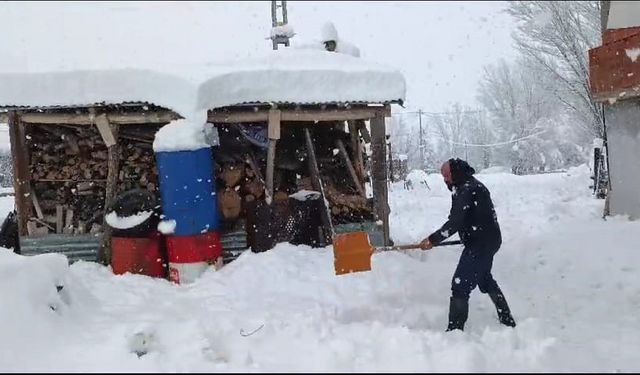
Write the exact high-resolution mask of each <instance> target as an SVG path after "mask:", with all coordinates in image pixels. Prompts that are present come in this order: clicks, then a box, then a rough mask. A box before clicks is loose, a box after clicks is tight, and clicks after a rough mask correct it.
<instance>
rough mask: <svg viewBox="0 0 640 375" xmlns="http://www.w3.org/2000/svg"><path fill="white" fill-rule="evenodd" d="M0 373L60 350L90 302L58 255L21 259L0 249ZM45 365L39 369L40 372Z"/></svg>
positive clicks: (61, 256)
mask: <svg viewBox="0 0 640 375" xmlns="http://www.w3.org/2000/svg"><path fill="white" fill-rule="evenodd" d="M0 278H2V282H0V296H2V302H1V303H0V337H2V338H3V339H2V340H0V352H1V353H2V355H0V368H2V369H3V370H4V371H11V369H12V368H20V366H21V365H23V364H24V363H21V362H26V363H28V362H32V361H33V356H36V357H41V358H42V357H46V353H47V351H48V350H49V349H50V347H51V346H55V345H62V344H63V342H65V339H67V338H68V334H67V332H66V330H67V329H70V328H72V327H73V325H74V324H81V323H82V322H83V321H84V315H85V314H89V313H90V312H91V309H90V306H92V305H93V304H94V302H95V301H94V300H93V298H92V296H91V294H90V293H88V291H87V290H85V289H84V288H83V286H82V284H81V283H79V282H78V280H77V279H76V278H75V277H74V276H73V275H71V274H70V272H69V264H68V260H67V258H66V257H65V256H64V255H61V254H43V255H37V256H31V257H26V256H21V255H17V254H14V253H13V252H11V251H8V250H4V249H0ZM44 367H46V366H43V368H44Z"/></svg>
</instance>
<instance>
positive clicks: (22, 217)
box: [8, 111, 31, 236]
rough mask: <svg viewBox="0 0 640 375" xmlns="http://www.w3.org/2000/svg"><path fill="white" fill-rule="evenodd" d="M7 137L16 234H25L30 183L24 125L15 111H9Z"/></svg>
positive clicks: (29, 214) (29, 201) (29, 202)
mask: <svg viewBox="0 0 640 375" xmlns="http://www.w3.org/2000/svg"><path fill="white" fill-rule="evenodd" d="M8 123H9V137H10V142H11V154H12V156H13V186H14V192H15V202H16V203H15V204H16V211H17V214H18V234H19V235H20V236H26V235H27V234H28V232H27V222H28V221H29V218H30V217H31V197H30V196H29V195H30V194H31V184H30V183H29V178H30V175H29V150H28V149H27V142H26V139H27V138H26V132H25V125H24V124H23V123H22V121H21V120H20V116H19V115H18V113H16V111H11V112H9V116H8Z"/></svg>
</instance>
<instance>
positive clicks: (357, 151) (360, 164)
mask: <svg viewBox="0 0 640 375" xmlns="http://www.w3.org/2000/svg"><path fill="white" fill-rule="evenodd" d="M360 122H363V121H348V122H347V123H348V124H349V134H351V148H353V166H354V169H355V170H356V174H357V175H358V179H359V181H360V186H361V187H362V189H364V180H365V171H364V161H363V160H362V151H361V149H362V144H361V142H360V130H359V129H358V127H359V123H360Z"/></svg>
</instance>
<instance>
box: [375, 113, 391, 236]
mask: <svg viewBox="0 0 640 375" xmlns="http://www.w3.org/2000/svg"><path fill="white" fill-rule="evenodd" d="M386 153H387V143H386V136H385V123H384V117H383V116H377V117H374V118H373V119H371V159H372V160H371V161H372V166H371V175H372V176H371V177H372V180H373V183H372V188H373V201H374V205H375V209H376V214H377V215H378V220H382V231H383V235H384V246H389V245H390V242H389V238H390V235H389V211H390V209H389V202H388V191H387V165H386V164H387V163H386V155H385V154H386Z"/></svg>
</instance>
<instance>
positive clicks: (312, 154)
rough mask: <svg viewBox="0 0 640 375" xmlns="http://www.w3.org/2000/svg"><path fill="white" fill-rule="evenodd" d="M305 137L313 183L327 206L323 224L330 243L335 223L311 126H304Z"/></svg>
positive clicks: (326, 241)
mask: <svg viewBox="0 0 640 375" xmlns="http://www.w3.org/2000/svg"><path fill="white" fill-rule="evenodd" d="M304 137H305V141H306V143H307V153H308V155H309V158H308V159H309V174H310V175H311V185H312V186H313V189H314V190H316V191H319V192H320V194H321V199H322V200H323V202H322V205H323V206H324V207H325V209H324V210H322V211H323V214H322V217H321V219H322V226H323V227H324V242H325V244H329V243H331V242H332V240H333V234H334V233H333V232H334V231H333V225H332V224H331V213H329V207H327V203H326V198H325V195H324V188H323V187H322V180H321V177H320V169H319V168H318V161H317V159H316V151H315V148H314V147H313V140H312V139H311V133H310V132H309V128H308V127H305V128H304Z"/></svg>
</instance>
